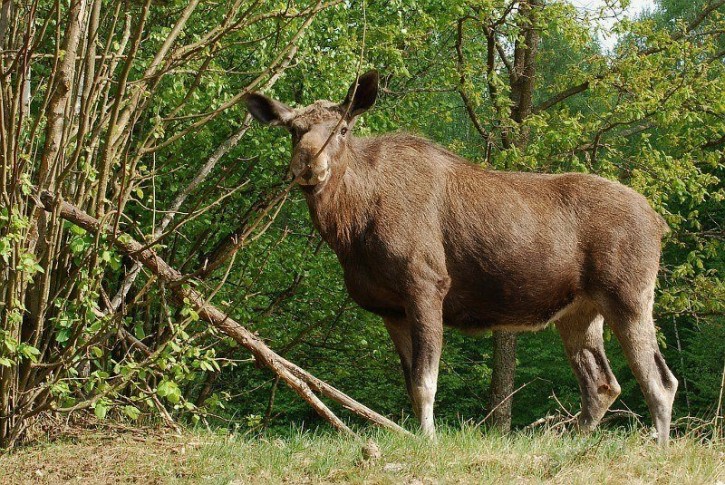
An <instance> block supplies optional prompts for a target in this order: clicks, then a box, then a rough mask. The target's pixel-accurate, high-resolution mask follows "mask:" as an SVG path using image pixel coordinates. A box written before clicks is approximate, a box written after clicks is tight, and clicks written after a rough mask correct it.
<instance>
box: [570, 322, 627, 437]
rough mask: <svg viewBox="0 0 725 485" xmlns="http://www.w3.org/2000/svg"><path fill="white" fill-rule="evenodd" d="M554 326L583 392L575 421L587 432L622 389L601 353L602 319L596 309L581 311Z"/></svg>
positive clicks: (602, 345)
mask: <svg viewBox="0 0 725 485" xmlns="http://www.w3.org/2000/svg"><path fill="white" fill-rule="evenodd" d="M556 326H557V328H558V330H559V333H560V335H561V338H562V340H563V341H564V348H565V349H566V354H567V357H568V358H569V363H570V364H571V367H572V370H573V371H574V374H575V375H576V378H577V381H578V383H579V389H580V391H581V394H582V410H581V413H580V414H579V418H578V423H577V425H578V428H579V429H580V430H581V431H584V432H589V431H592V430H593V429H594V428H596V427H597V425H598V424H599V422H600V421H601V420H602V417H604V414H605V413H606V412H607V410H608V409H609V406H611V405H612V403H613V402H614V401H615V400H616V399H617V396H619V393H620V392H621V388H620V387H619V383H618V382H617V379H616V377H614V374H612V370H611V368H610V367H609V361H608V360H607V356H606V355H605V353H604V340H603V338H602V333H603V331H604V319H603V318H602V316H601V315H598V314H596V313H595V312H583V313H580V314H578V315H570V316H566V317H564V318H562V319H561V320H560V321H559V322H558V323H557V325H556Z"/></svg>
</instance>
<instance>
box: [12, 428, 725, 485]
mask: <svg viewBox="0 0 725 485" xmlns="http://www.w3.org/2000/svg"><path fill="white" fill-rule="evenodd" d="M370 441H373V442H374V443H375V445H372V451H367V449H366V446H370V445H366V443H369V442H370ZM542 482H544V483H566V484H576V483H582V484H583V483H587V484H591V483H627V484H633V483H655V482H656V483H677V484H688V483H693V484H694V483H697V484H712V485H716V484H722V483H725V443H724V442H723V441H722V440H718V441H716V442H713V441H711V440H702V439H695V438H693V437H692V436H690V437H684V438H683V437H681V438H676V439H674V440H673V441H672V443H671V445H670V446H668V447H667V448H665V449H663V448H660V447H658V446H657V445H655V444H654V442H653V441H652V440H651V438H649V437H647V435H646V433H644V432H637V431H624V430H619V431H603V432H599V433H596V434H594V435H591V436H588V437H580V436H577V435H572V434H564V435H561V434H559V433H554V432H552V431H539V432H535V433H533V432H528V433H527V432H518V433H514V434H512V435H510V436H505V437H502V436H497V435H492V434H490V433H484V432H483V431H481V430H479V429H476V428H468V427H464V428H463V429H460V428H459V429H455V430H444V431H443V432H441V433H440V436H439V440H438V443H437V444H436V445H431V444H430V443H429V442H428V441H426V440H425V439H423V438H417V437H416V438H406V437H399V436H394V435H391V434H388V433H385V432H381V431H375V432H367V433H366V434H365V436H364V438H363V440H361V441H358V440H355V439H352V438H347V437H343V436H340V435H335V434H331V433H321V432H307V431H300V430H295V431H288V432H286V433H268V434H266V435H263V436H259V435H257V436H251V435H248V436H244V435H239V434H219V433H213V432H210V431H185V432H183V433H182V434H181V435H180V436H175V435H173V434H169V433H163V432H159V431H149V430H145V431H134V430H119V429H117V428H105V429H102V430H95V431H88V430H85V431H83V432H79V433H75V434H74V436H71V437H67V436H66V437H65V438H62V439H59V440H54V441H52V442H50V441H46V442H41V443H37V444H34V445H31V446H26V447H20V448H18V449H17V450H15V451H13V452H11V453H6V454H5V455H0V483H2V484H6V483H7V484H14V483H53V484H56V483H78V484H80V483H83V484H87V483H143V484H149V483H204V484H206V483H211V484H214V483H219V484H229V483H240V484H241V483H265V484H267V483H396V484H397V483H408V484H427V483H542Z"/></svg>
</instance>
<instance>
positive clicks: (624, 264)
mask: <svg viewBox="0 0 725 485" xmlns="http://www.w3.org/2000/svg"><path fill="white" fill-rule="evenodd" d="M377 87H378V76H377V73H376V72H374V71H371V72H369V73H366V74H365V75H363V76H361V77H360V79H359V80H358V82H357V84H353V86H351V88H350V90H349V92H348V96H347V97H346V99H345V101H343V102H342V103H341V104H334V103H331V102H326V101H318V102H316V103H314V104H312V105H310V106H308V107H306V108H302V109H293V108H290V107H288V106H286V105H284V104H282V103H280V102H279V101H275V100H271V99H269V98H266V97H265V96H262V95H260V94H251V95H248V96H247V97H246V101H247V105H248V107H249V110H250V112H251V113H252V115H253V116H254V117H255V118H256V119H258V120H259V121H262V122H264V123H268V124H275V125H280V126H284V127H285V128H287V129H288V130H289V131H290V132H291V134H292V140H293V156H292V161H291V164H290V169H291V171H292V173H293V174H294V176H295V177H296V179H297V181H298V182H299V184H300V185H301V186H302V189H303V191H304V194H305V198H306V200H307V203H308V206H309V209H310V214H311V216H312V219H313V221H314V223H315V226H316V227H317V229H318V230H319V231H320V233H321V234H322V237H323V238H324V239H325V241H326V242H327V243H328V244H329V245H330V246H331V247H332V249H333V250H334V251H335V253H336V254H337V256H338V258H339V260H340V263H341V265H342V267H343V269H344V273H345V283H346V286H347V289H348V291H349V293H350V295H351V296H352V298H353V299H354V300H355V301H356V302H357V303H358V304H359V305H360V306H362V307H363V308H365V309H367V310H369V311H371V312H374V313H376V314H378V315H380V316H381V317H382V318H383V321H384V322H385V325H386V327H387V329H388V331H389V333H390V335H391V338H392V340H393V343H394V345H395V347H396V350H397V351H398V353H399V355H400V359H401V364H402V367H403V372H404V375H405V379H406V385H407V389H408V393H409V395H410V398H411V401H412V404H413V408H414V410H415V411H416V414H417V415H418V417H419V419H420V421H421V427H422V429H423V431H424V432H425V433H428V434H433V433H434V432H435V427H434V423H433V401H434V397H435V392H436V386H437V376H438V364H439V359H440V352H441V347H442V332H443V324H444V323H445V324H447V325H450V326H453V327H456V328H459V329H461V330H462V331H465V332H478V331H482V330H498V329H503V328H505V329H508V330H536V329H539V328H542V327H543V326H545V325H546V324H548V323H549V322H552V321H554V322H556V325H557V328H558V329H559V332H560V334H561V337H562V339H563V341H564V346H565V349H566V352H567V356H568V358H569V361H570V363H571V366H572V368H573V370H574V373H575V375H576V377H577V380H578V382H579V386H580V389H581V392H582V412H581V414H580V417H579V426H580V428H582V429H584V430H589V429H592V428H594V427H595V426H596V425H597V424H598V423H599V421H600V420H601V418H602V417H603V415H604V413H605V412H606V410H607V409H608V408H609V406H610V405H611V403H612V402H613V401H614V400H615V399H616V397H617V396H618V394H619V391H620V388H619V384H618V383H617V381H616V378H615V377H614V375H613V374H612V372H611V370H610V368H609V364H608V362H607V359H606V356H605V355H604V347H603V342H602V331H603V323H604V321H605V320H606V321H607V323H608V325H609V326H610V327H611V328H612V329H613V331H614V333H615V335H616V336H617V338H618V340H619V342H620V344H621V345H622V347H623V349H624V351H625V354H626V355H627V358H628V360H629V363H630V367H632V370H633V372H634V374H635V377H636V378H637V380H638V382H639V384H640V386H641V387H642V390H643V392H644V395H645V398H646V400H647V404H648V406H649V408H650V412H651V414H652V416H653V420H654V423H655V426H656V428H657V431H658V437H659V441H660V442H662V443H664V442H666V441H667V439H668V436H669V425H670V419H671V409H672V402H673V399H674V395H675V391H676V389H677V380H676V379H675V377H674V376H673V375H672V373H671V372H670V371H669V369H668V368H667V366H666V364H665V362H664V359H663V358H662V355H661V354H660V351H659V348H658V346H657V341H656V336H655V327H654V322H653V320H652V305H653V299H654V285H655V280H656V275H657V270H658V267H659V257H660V240H661V238H662V235H663V233H664V232H665V231H666V226H665V224H664V221H663V220H662V219H661V218H660V217H659V216H658V215H657V214H656V213H655V212H654V211H653V210H652V208H651V207H650V206H649V204H648V203H647V201H646V200H645V199H644V197H642V196H641V195H639V194H637V193H636V192H634V191H633V190H631V189H629V188H627V187H625V186H623V185H621V184H618V183H616V182H611V181H608V180H605V179H602V178H600V177H597V176H593V175H584V174H563V175H541V174H529V173H506V172H496V171H489V170H483V169H481V168H479V167H477V166H474V165H472V164H469V163H468V162H466V161H465V160H463V159H461V158H460V157H458V156H456V155H454V154H452V153H450V152H448V151H446V150H444V149H442V148H441V147H439V146H437V145H435V144H433V143H431V142H430V141H427V140H425V139H422V138H419V137H415V136H411V135H407V134H389V135H383V136H379V137H371V138H356V137H353V136H351V134H350V133H349V132H350V130H351V129H352V128H353V126H354V124H355V120H356V119H357V117H358V116H359V115H360V114H361V113H362V112H364V111H365V110H367V109H368V108H370V107H371V106H372V105H373V104H374V102H375V98H376V95H377Z"/></svg>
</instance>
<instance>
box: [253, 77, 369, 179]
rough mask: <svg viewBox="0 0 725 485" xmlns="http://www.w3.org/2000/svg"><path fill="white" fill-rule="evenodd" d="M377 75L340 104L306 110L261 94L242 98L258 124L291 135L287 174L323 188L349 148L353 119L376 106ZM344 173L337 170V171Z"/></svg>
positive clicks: (352, 89)
mask: <svg viewBox="0 0 725 485" xmlns="http://www.w3.org/2000/svg"><path fill="white" fill-rule="evenodd" d="M377 95H378V73H377V71H374V70H373V71H368V72H366V73H365V74H363V75H362V76H360V77H359V78H358V79H357V80H356V82H353V84H352V85H351V86H350V89H349V90H348V93H347V96H346V97H345V100H344V101H343V102H342V103H339V104H337V103H333V102H331V101H316V102H314V103H312V104H311V105H309V106H307V107H305V108H298V109H295V108H291V107H290V106H287V105H286V104H284V103H282V102H280V101H277V100H274V99H271V98H268V97H267V96H264V95H263V94H259V93H250V94H248V95H247V96H246V97H245V101H246V103H247V107H248V108H249V112H250V113H251V114H252V116H254V118H256V119H257V120H258V121H260V122H262V123H265V124H268V125H272V126H282V127H284V128H286V129H287V130H288V131H289V132H290V133H291V134H292V161H291V163H290V172H291V173H292V174H293V175H294V177H295V179H296V180H297V181H298V183H299V184H300V185H302V186H322V185H324V184H325V183H327V181H328V180H330V178H331V177H332V174H333V172H336V171H340V173H341V172H342V171H344V167H341V166H340V165H341V164H343V163H344V159H345V157H344V156H343V155H344V153H345V151H346V150H347V148H348V140H349V138H350V135H351V134H350V131H351V130H352V128H353V126H354V125H355V120H356V119H357V117H358V116H360V115H361V114H362V113H364V112H365V111H367V110H368V109H369V108H370V107H372V106H373V104H375V99H376V98H377ZM341 168H342V169H343V170H340V169H341Z"/></svg>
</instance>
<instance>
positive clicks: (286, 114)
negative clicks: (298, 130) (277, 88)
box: [244, 93, 294, 126]
mask: <svg viewBox="0 0 725 485" xmlns="http://www.w3.org/2000/svg"><path fill="white" fill-rule="evenodd" d="M244 102H245V103H246V104H247V109H249V112H250V113H251V114H252V116H254V118H255V119H257V121H259V122H261V123H264V124H265V125H272V126H284V125H286V124H287V123H288V122H289V121H290V120H291V119H292V118H293V117H294V110H293V109H292V108H290V107H289V106H287V105H286V104H284V103H280V102H279V101H275V100H274V99H270V98H268V97H267V96H264V95H263V94H259V93H249V94H247V95H245V96H244Z"/></svg>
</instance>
